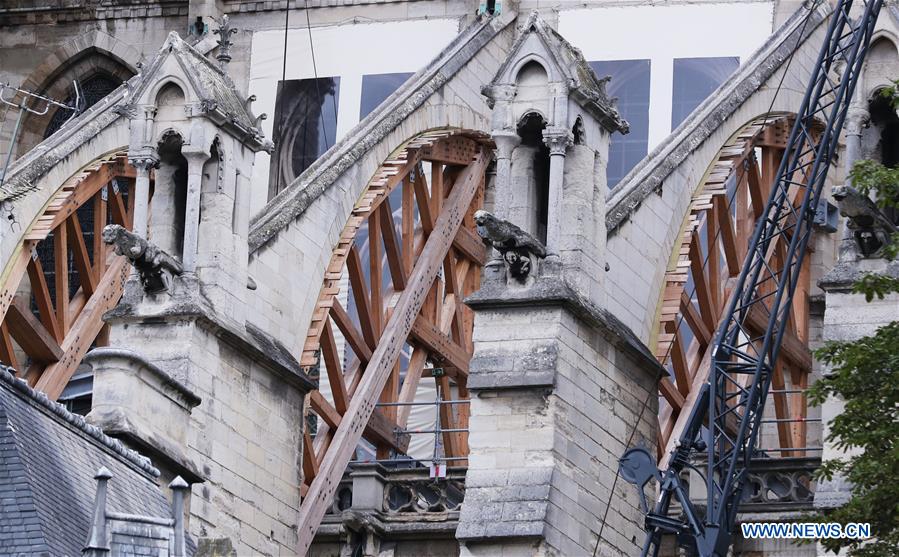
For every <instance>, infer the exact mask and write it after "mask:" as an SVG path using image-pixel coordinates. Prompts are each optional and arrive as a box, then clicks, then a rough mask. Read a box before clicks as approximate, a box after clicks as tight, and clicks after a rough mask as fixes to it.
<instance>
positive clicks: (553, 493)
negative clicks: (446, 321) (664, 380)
mask: <svg viewBox="0 0 899 557" xmlns="http://www.w3.org/2000/svg"><path fill="white" fill-rule="evenodd" d="M474 303H475V307H476V308H478V309H477V310H476V318H475V338H474V340H475V356H474V359H473V361H472V366H471V377H470V380H469V388H470V389H471V391H472V402H471V406H472V408H471V422H470V428H471V434H470V438H469V444H470V447H471V457H470V460H469V462H470V465H469V473H468V477H467V480H466V489H467V491H466V499H465V505H463V511H462V517H461V519H460V526H459V529H458V531H457V538H459V540H460V541H461V542H463V543H464V547H463V549H462V554H463V555H473V556H475V555H476V556H481V555H505V554H516V555H542V554H546V555H583V554H591V553H592V552H593V549H594V547H595V545H596V543H597V541H596V540H597V534H598V533H599V530H600V522H601V520H602V519H603V517H604V516H605V518H606V524H605V527H604V528H603V532H602V540H601V541H600V543H599V545H600V547H601V548H602V549H601V552H602V553H600V554H604V555H606V554H607V555H633V554H635V553H636V552H639V550H638V545H637V544H639V543H641V542H640V541H639V540H640V539H641V538H642V519H643V515H642V512H641V511H640V509H639V503H638V498H637V494H636V493H635V492H634V489H633V487H632V486H630V485H628V484H626V483H624V482H621V481H619V482H618V483H617V484H616V485H615V488H614V493H613V492H612V485H613V483H614V482H615V476H616V471H617V462H618V458H619V457H620V456H621V454H622V453H623V452H624V450H625V448H626V447H627V442H628V441H630V444H631V446H633V445H644V446H648V447H652V446H654V444H655V435H656V425H655V415H656V407H657V398H656V395H655V392H656V391H655V390H656V378H657V374H658V368H657V366H656V365H655V364H654V362H653V361H652V360H651V359H650V358H649V356H646V355H643V354H641V353H640V352H639V350H638V349H637V348H636V347H635V345H633V344H628V343H627V342H626V341H625V339H624V338H623V335H620V334H619V333H620V332H621V331H620V329H615V326H616V324H614V323H613V322H611V321H606V320H604V319H605V318H606V317H608V315H607V314H604V313H603V312H601V311H599V310H594V311H592V312H586V313H584V312H581V311H578V310H574V309H573V308H572V307H563V305H561V304H552V303H547V304H544V303H542V302H540V301H539V300H532V303H531V305H530V307H527V308H525V307H502V308H501V309H500V308H498V307H491V308H487V307H484V306H482V305H481V304H480V303H478V302H474ZM485 305H487V304H485ZM535 305H536V306H539V307H534V306H535ZM604 315H605V317H603V316H604ZM509 331H515V334H514V338H512V339H510V338H509ZM644 407H645V408H644ZM635 427H637V431H636V432H634V428H635ZM632 435H633V438H631V436H632ZM607 503H609V504H610V507H609V510H608V515H606V506H607ZM504 552H507V553H504ZM519 552H520V553H519Z"/></svg>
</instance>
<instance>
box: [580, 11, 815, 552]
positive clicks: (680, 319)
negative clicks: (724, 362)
mask: <svg viewBox="0 0 899 557" xmlns="http://www.w3.org/2000/svg"><path fill="white" fill-rule="evenodd" d="M819 4H820V0H816V1H815V2H814V3H813V4H812V5H811V6H809V9H808V10H809V11H808V14H806V16H805V19H804V20H803V22H802V27H801V28H800V29H799V34H798V36H797V37H796V45H795V46H794V48H793V50H792V51H791V52H790V56H789V57H788V58H787V64H786V66H785V67H784V71H783V74H781V76H780V81H779V82H778V83H777V89H775V91H774V96H773V97H771V103H770V104H769V105H768V110H767V111H766V112H765V119H764V120H763V121H762V124H761V127H762V128H764V126H766V125H767V124H768V121H769V118H770V117H771V110H772V109H773V108H774V103H775V102H776V101H777V96H778V95H779V94H780V90H781V87H782V86H783V83H784V79H785V78H786V76H787V73H788V72H789V70H790V65H791V64H792V63H793V56H794V55H795V54H796V50H797V49H798V47H799V43H800V42H801V41H802V36H803V35H804V34H805V28H806V26H807V25H808V22H809V20H810V19H811V16H812V13H814V11H815V8H817V6H818V5H819ZM735 170H737V169H735ZM725 184H726V181H725ZM737 191H739V182H737V183H736V184H735V185H734V191H733V193H732V194H731V196H730V199H728V203H727V209H728V212H730V207H731V206H732V203H733V200H734V198H735V197H736V195H737ZM706 222H707V224H706V225H707V226H708V221H706ZM720 234H721V229H720V228H719V229H718V230H717V231H716V233H715V237H714V240H713V241H712V242H711V244H715V245H717V242H718V237H719V235H720ZM711 244H710V245H709V249H708V253H707V254H706V256H705V259H704V260H703V263H702V268H703V269H705V267H706V265H707V264H708V261H709V256H710V255H711V248H712V246H711ZM694 294H696V281H695V280H694V281H693V290H692V291H691V292H690V299H691V300H692V299H693V295H694ZM683 320H684V315H683V312H681V315H680V316H679V317H678V320H677V324H676V325H675V331H677V330H680V326H681V323H683ZM713 334H714V332H713ZM673 347H674V339H673V338H672V339H671V343H670V344H669V345H668V349H667V350H666V352H665V356H664V358H662V362H665V361H667V360H668V357H669V356H670V355H671V349H672V348H673ZM660 379H662V378H660ZM653 395H654V396H656V397H658V396H659V395H658V392H654V391H653V390H652V389H650V390H649V392H648V393H647V397H646V399H645V400H644V401H643V404H642V406H641V407H640V412H639V414H638V415H637V421H636V423H635V424H634V429H633V431H631V434H630V436H629V437H628V439H627V443H625V450H627V448H628V447H630V444H631V441H633V439H634V436H635V435H636V433H637V430H638V429H639V428H640V420H641V419H642V418H643V413H644V411H645V410H646V407H647V406H648V405H649V401H650V400H652V397H653ZM682 411H683V410H682ZM620 475H621V468H620V467H618V468H616V470H615V479H614V480H613V481H612V488H611V489H610V490H609V499H608V501H607V502H606V510H605V512H603V515H602V521H601V522H600V526H599V533H598V534H597V535H596V545H595V546H594V547H593V555H594V557H595V556H596V550H597V549H599V540H601V539H602V533H603V530H604V529H605V526H606V518H607V517H608V515H609V510H610V508H611V506H612V498H613V497H614V496H615V486H616V485H617V484H618V478H619V476H620Z"/></svg>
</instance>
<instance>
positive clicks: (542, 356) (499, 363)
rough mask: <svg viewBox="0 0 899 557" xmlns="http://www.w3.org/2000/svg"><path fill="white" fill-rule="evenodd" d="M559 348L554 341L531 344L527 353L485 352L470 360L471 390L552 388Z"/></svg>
mask: <svg viewBox="0 0 899 557" xmlns="http://www.w3.org/2000/svg"><path fill="white" fill-rule="evenodd" d="M558 355H559V349H558V346H557V345H556V343H555V342H549V343H538V344H532V345H531V347H529V349H528V352H526V353H520V354H509V353H508V352H506V351H497V350H482V351H478V352H476V353H475V355H474V357H473V358H472V359H471V364H470V366H469V372H468V388H469V389H471V390H477V389H515V388H521V387H552V386H553V385H554V383H555V376H556V371H555V370H556V361H557V359H558Z"/></svg>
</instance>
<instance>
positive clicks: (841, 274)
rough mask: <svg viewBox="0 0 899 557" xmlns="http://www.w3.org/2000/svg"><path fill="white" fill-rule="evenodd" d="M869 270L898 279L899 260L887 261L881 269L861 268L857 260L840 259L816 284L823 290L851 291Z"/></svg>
mask: <svg viewBox="0 0 899 557" xmlns="http://www.w3.org/2000/svg"><path fill="white" fill-rule="evenodd" d="M869 272H870V273H880V274H883V275H886V276H888V277H892V278H897V279H899V261H891V262H889V263H887V264H886V267H885V268H883V269H882V270H873V269H862V268H861V267H860V265H859V263H858V262H857V261H856V262H849V261H840V262H838V263H837V264H836V265H834V267H833V268H832V269H831V270H830V271H828V272H827V273H826V274H825V275H824V276H823V277H821V278H820V279H819V280H818V286H819V287H820V288H821V290H824V291H825V292H852V288H853V286H854V285H855V283H856V282H858V280H859V279H861V278H862V276H863V275H865V274H866V273H869Z"/></svg>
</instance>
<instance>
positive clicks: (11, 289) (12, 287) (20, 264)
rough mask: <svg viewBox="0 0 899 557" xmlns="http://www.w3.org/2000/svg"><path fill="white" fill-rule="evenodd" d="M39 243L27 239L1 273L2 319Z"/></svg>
mask: <svg viewBox="0 0 899 557" xmlns="http://www.w3.org/2000/svg"><path fill="white" fill-rule="evenodd" d="M36 245H37V241H35V240H25V241H24V242H22V247H21V248H20V249H19V251H17V252H13V256H12V258H10V259H11V262H10V263H7V267H6V270H7V272H6V273H3V274H2V275H0V278H2V279H3V280H2V290H0V320H2V319H3V317H4V316H5V315H6V310H7V308H8V307H9V305H10V304H11V303H12V301H13V299H14V298H15V295H16V291H17V290H18V289H19V284H21V282H22V277H23V276H24V275H25V273H26V271H27V268H28V263H29V262H30V261H31V254H32V252H33V251H34V247H35V246H36Z"/></svg>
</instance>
